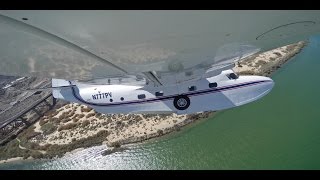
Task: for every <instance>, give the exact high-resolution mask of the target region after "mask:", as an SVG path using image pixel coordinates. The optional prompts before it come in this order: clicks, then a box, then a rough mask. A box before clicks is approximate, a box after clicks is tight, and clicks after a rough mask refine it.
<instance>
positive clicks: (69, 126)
mask: <svg viewBox="0 0 320 180" xmlns="http://www.w3.org/2000/svg"><path fill="white" fill-rule="evenodd" d="M76 126H77V124H76V123H68V124H66V125H63V126H60V127H59V128H58V131H62V130H68V129H72V128H74V127H76Z"/></svg>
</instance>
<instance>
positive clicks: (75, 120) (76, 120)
mask: <svg viewBox="0 0 320 180" xmlns="http://www.w3.org/2000/svg"><path fill="white" fill-rule="evenodd" d="M79 120H80V119H78V118H76V117H75V118H74V119H73V120H72V121H73V122H78V121H79Z"/></svg>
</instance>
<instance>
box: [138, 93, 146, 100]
mask: <svg viewBox="0 0 320 180" xmlns="http://www.w3.org/2000/svg"><path fill="white" fill-rule="evenodd" d="M144 98H146V95H145V94H139V95H138V99H144Z"/></svg>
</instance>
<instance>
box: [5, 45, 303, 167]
mask: <svg viewBox="0 0 320 180" xmlns="http://www.w3.org/2000/svg"><path fill="white" fill-rule="evenodd" d="M306 44H307V43H306V42H303V41H300V42H298V43H295V44H290V45H287V46H283V47H280V48H277V49H273V50H270V51H267V52H264V53H257V54H254V55H252V56H250V57H247V58H245V59H243V60H242V61H241V63H237V64H236V66H235V67H234V68H233V70H234V71H235V72H236V73H238V74H239V75H262V76H271V75H272V73H273V72H275V71H276V70H278V69H279V68H281V67H282V66H283V65H284V64H285V63H287V62H288V61H289V60H291V59H292V57H293V56H295V55H296V54H298V53H299V52H300V51H301V50H302V49H303V47H304V46H305V45H306ZM214 115H215V112H203V113H197V114H192V115H176V114H169V115H133V114H128V115H123V114H120V115H115V114H111V115H105V114H101V113H96V112H95V111H94V110H93V109H91V108H89V107H87V106H85V105H80V104H77V103H69V104H67V105H64V106H62V107H59V108H55V109H53V110H51V111H50V112H49V113H46V114H45V115H44V116H43V117H42V118H40V120H39V121H37V122H36V123H34V124H33V125H31V126H30V127H29V128H28V129H26V130H24V131H23V132H22V133H20V134H19V135H18V137H17V139H19V143H17V140H16V139H13V140H12V141H10V142H9V143H8V144H7V145H5V146H3V147H0V153H1V155H0V159H4V160H0V164H2V163H7V162H13V161H20V160H23V159H30V158H32V159H51V158H55V157H61V156H64V155H68V154H72V153H74V152H77V151H80V150H82V149H84V148H86V147H92V146H95V145H101V144H102V145H106V146H108V147H111V150H115V151H116V149H117V148H119V150H120V147H121V146H122V145H125V144H132V143H141V142H144V141H146V140H149V139H154V138H159V137H162V136H164V135H168V134H171V133H173V132H176V131H180V129H181V128H183V127H186V126H188V125H191V124H194V123H195V122H199V121H202V120H206V119H207V118H209V117H212V116H214ZM20 144H22V145H20ZM21 147H23V148H24V149H22V148H21ZM5 158H6V159H5Z"/></svg>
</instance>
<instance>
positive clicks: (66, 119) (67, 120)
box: [62, 118, 71, 123]
mask: <svg viewBox="0 0 320 180" xmlns="http://www.w3.org/2000/svg"><path fill="white" fill-rule="evenodd" d="M69 121H71V119H70V118H65V119H64V120H62V122H63V123H67V122H69Z"/></svg>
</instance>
